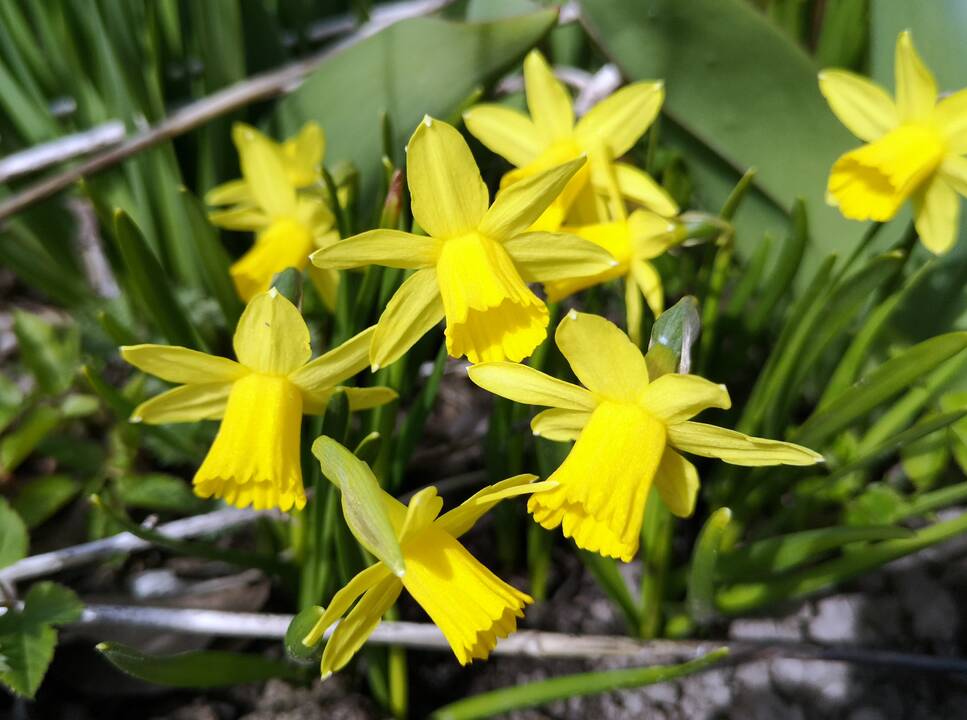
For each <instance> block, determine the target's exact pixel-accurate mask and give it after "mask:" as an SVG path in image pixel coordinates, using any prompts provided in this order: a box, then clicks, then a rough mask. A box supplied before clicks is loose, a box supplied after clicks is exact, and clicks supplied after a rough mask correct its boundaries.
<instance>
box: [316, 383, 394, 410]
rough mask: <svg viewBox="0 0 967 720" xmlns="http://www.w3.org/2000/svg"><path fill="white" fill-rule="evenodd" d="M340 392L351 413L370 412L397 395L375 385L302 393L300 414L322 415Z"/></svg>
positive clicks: (389, 389) (390, 389)
mask: <svg viewBox="0 0 967 720" xmlns="http://www.w3.org/2000/svg"><path fill="white" fill-rule="evenodd" d="M337 392H341V393H344V394H345V395H346V399H347V400H348V401H349V409H350V410H351V411H353V412H356V411H359V410H370V409H372V408H374V407H380V406H381V405H386V404H387V403H391V402H393V401H394V400H395V399H396V398H397V397H399V395H398V394H397V392H396V391H395V390H394V389H393V388H388V387H383V386H382V385H376V386H374V387H345V386H337V387H333V388H327V389H324V390H315V391H313V392H305V391H303V393H302V412H303V413H305V414H306V415H323V414H324V413H325V412H326V407H328V405H329V400H330V399H331V398H332V396H333V394H335V393H337Z"/></svg>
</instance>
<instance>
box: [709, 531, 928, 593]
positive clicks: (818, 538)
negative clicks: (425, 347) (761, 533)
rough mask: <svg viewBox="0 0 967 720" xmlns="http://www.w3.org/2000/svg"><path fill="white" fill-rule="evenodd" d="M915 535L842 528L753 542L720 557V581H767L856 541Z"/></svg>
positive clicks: (718, 567)
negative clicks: (773, 576)
mask: <svg viewBox="0 0 967 720" xmlns="http://www.w3.org/2000/svg"><path fill="white" fill-rule="evenodd" d="M912 535H913V532H912V531H910V530H907V529H906V528H902V527H894V526H892V525H876V526H868V527H862V526H847V525H844V526H840V527H825V528H818V529H816V530H803V531H802V532H797V533H790V534H789V535H780V536H778V537H771V538H767V539H765V540H759V541H757V542H754V543H750V544H749V545H746V546H744V547H740V548H738V549H736V550H733V551H731V552H728V553H726V554H724V555H722V556H721V557H720V558H719V561H718V566H717V572H718V576H719V578H721V579H722V580H724V581H727V582H734V581H736V580H746V579H752V578H768V577H771V576H772V575H773V574H775V573H781V572H785V571H787V570H791V569H793V568H795V567H798V566H799V565H803V564H805V563H807V562H809V561H810V560H812V559H814V558H816V557H818V556H820V555H822V554H824V553H827V552H830V551H831V550H838V549H840V548H841V547H843V546H845V545H849V544H850V543H855V542H870V541H873V540H892V539H894V538H904V537H911V536H912Z"/></svg>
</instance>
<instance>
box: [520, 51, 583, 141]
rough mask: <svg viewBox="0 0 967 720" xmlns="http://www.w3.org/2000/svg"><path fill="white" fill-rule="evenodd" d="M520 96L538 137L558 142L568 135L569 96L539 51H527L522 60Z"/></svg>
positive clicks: (571, 124)
mask: <svg viewBox="0 0 967 720" xmlns="http://www.w3.org/2000/svg"><path fill="white" fill-rule="evenodd" d="M524 92H525V93H526V95H527V108H528V109H529V110H530V114H531V118H533V120H534V125H535V126H536V127H537V130H538V132H539V133H540V134H541V135H542V136H548V137H550V138H552V139H558V138H564V137H567V136H568V135H570V134H571V130H572V129H573V128H574V109H573V107H572V106H571V96H570V95H568V92H567V89H566V88H565V87H564V85H563V84H562V83H561V81H560V80H558V79H557V78H556V77H554V73H553V72H552V71H551V67H550V66H549V65H548V64H547V60H545V59H544V56H543V55H541V53H540V51H539V50H531V51H530V52H529V53H528V54H527V57H526V58H525V59H524Z"/></svg>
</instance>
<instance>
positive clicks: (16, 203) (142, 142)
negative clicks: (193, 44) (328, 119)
mask: <svg viewBox="0 0 967 720" xmlns="http://www.w3.org/2000/svg"><path fill="white" fill-rule="evenodd" d="M450 1H451V0H420V1H418V2H411V3H406V4H405V6H404V7H401V8H399V9H398V10H397V11H396V12H392V13H387V12H384V13H381V14H379V15H378V16H374V17H373V18H371V19H370V21H369V22H367V23H365V24H364V25H362V26H360V28H359V30H358V31H357V32H355V33H353V34H352V35H350V36H349V37H347V38H345V39H344V40H341V41H339V42H338V43H336V44H335V45H333V46H332V47H329V48H327V49H326V50H323V51H322V52H320V53H317V54H316V55H313V56H312V57H309V58H306V59H305V60H301V61H299V62H295V63H292V64H291V65H286V66H285V67H283V68H280V69H278V70H272V71H270V72H266V73H262V74H261V75H256V76H254V77H251V78H248V79H247V80H242V81H240V82H237V83H235V84H234V85H231V86H229V87H227V88H225V89H224V90H219V91H218V92H216V93H213V94H212V95H209V96H208V97H206V98H203V99H201V100H198V101H196V102H193V103H191V104H190V105H186V106H185V107H183V108H181V109H180V110H178V111H176V112H174V113H173V114H172V115H170V116H169V117H168V118H166V119H165V120H163V121H161V122H160V123H158V124H157V125H155V126H154V127H152V128H149V129H147V130H145V131H144V132H141V133H138V134H137V135H135V136H133V137H131V138H130V139H129V140H126V141H124V142H123V143H121V144H120V145H117V146H116V147H113V148H111V149H110V150H107V151H105V152H103V153H101V154H99V155H95V156H94V157H92V158H90V159H88V160H85V161H84V162H82V163H80V164H78V165H76V166H75V167H72V168H68V169H67V170H65V171H64V172H61V173H58V174H56V175H53V176H51V177H49V178H45V179H44V180H41V181H39V182H38V183H36V184H34V185H31V186H30V187H28V188H26V189H25V190H24V191H23V192H20V193H17V194H16V195H14V196H12V197H11V198H9V199H7V200H5V201H4V202H2V203H0V221H3V220H5V219H6V218H9V217H10V216H12V215H14V214H16V213H18V212H20V211H21V210H23V209H24V208H27V207H29V206H30V205H33V204H34V203H36V202H39V201H41V200H44V199H46V198H48V197H50V196H51V195H54V194H56V193H58V192H60V191H61V190H65V189H66V188H68V187H70V186H71V185H73V184H74V183H76V182H78V181H79V180H81V179H82V178H84V177H86V176H89V175H93V174H95V173H98V172H100V171H101V170H105V169H106V168H109V167H112V166H113V165H116V164H117V163H119V162H121V161H122V160H125V159H127V158H129V157H131V156H132V155H135V154H137V153H139V152H141V151H143V150H146V149H148V148H150V147H153V146H154V145H157V144H159V143H162V142H165V141H166V140H171V139H172V138H175V137H177V136H178V135H181V134H183V133H185V132H188V131H189V130H192V129H194V128H196V127H198V126H199V125H204V124H205V123H207V122H210V121H212V120H214V119H215V118H217V117H220V116H221V115H224V114H226V113H229V112H231V111H233V110H236V109H238V108H240V107H244V106H245V105H249V104H251V103H253V102H257V101H259V100H266V99H268V98H271V97H274V96H276V95H279V94H282V93H284V92H287V91H289V90H292V89H294V88H295V87H296V86H297V85H298V83H299V82H300V81H301V80H302V78H303V77H305V76H306V75H307V74H309V73H310V72H312V71H313V70H315V69H316V67H318V66H319V64H320V63H322V62H323V61H324V60H326V59H327V58H329V57H331V56H332V55H335V54H336V53H338V52H341V51H342V50H345V49H346V48H347V47H349V46H351V45H354V44H356V43H357V42H359V41H360V40H362V39H363V38H366V37H368V36H370V35H372V34H373V33H374V32H376V31H377V30H381V29H383V28H385V27H387V26H388V25H391V24H393V23H394V22H397V21H398V20H401V19H403V18H407V17H415V16H418V15H425V14H427V13H429V12H433V11H435V10H438V9H440V8H442V7H444V6H446V5H448V4H449V3H450Z"/></svg>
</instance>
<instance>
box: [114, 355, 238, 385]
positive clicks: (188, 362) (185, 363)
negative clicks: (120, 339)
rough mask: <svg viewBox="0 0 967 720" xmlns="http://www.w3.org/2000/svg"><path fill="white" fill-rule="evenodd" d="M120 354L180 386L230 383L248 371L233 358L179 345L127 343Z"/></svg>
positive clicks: (132, 362)
mask: <svg viewBox="0 0 967 720" xmlns="http://www.w3.org/2000/svg"><path fill="white" fill-rule="evenodd" d="M121 357H122V358H124V360H125V362H128V363H130V364H131V365H134V367H136V368H138V370H141V371H142V372H146V373H148V374H149V375H154V376H155V377H159V378H161V379H162V380H166V381H168V382H170V383H178V384H179V385H187V384H189V383H213V382H231V381H233V380H237V379H238V378H240V377H242V376H243V375H247V374H248V372H249V371H248V370H247V369H246V368H244V367H243V366H241V365H239V364H238V363H237V362H235V361H234V360H229V359H228V358H223V357H218V356H216V355H209V354H208V353H203V352H198V351H197V350H190V349H189V348H185V347H179V346H177V345H125V346H123V347H122V348H121Z"/></svg>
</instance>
